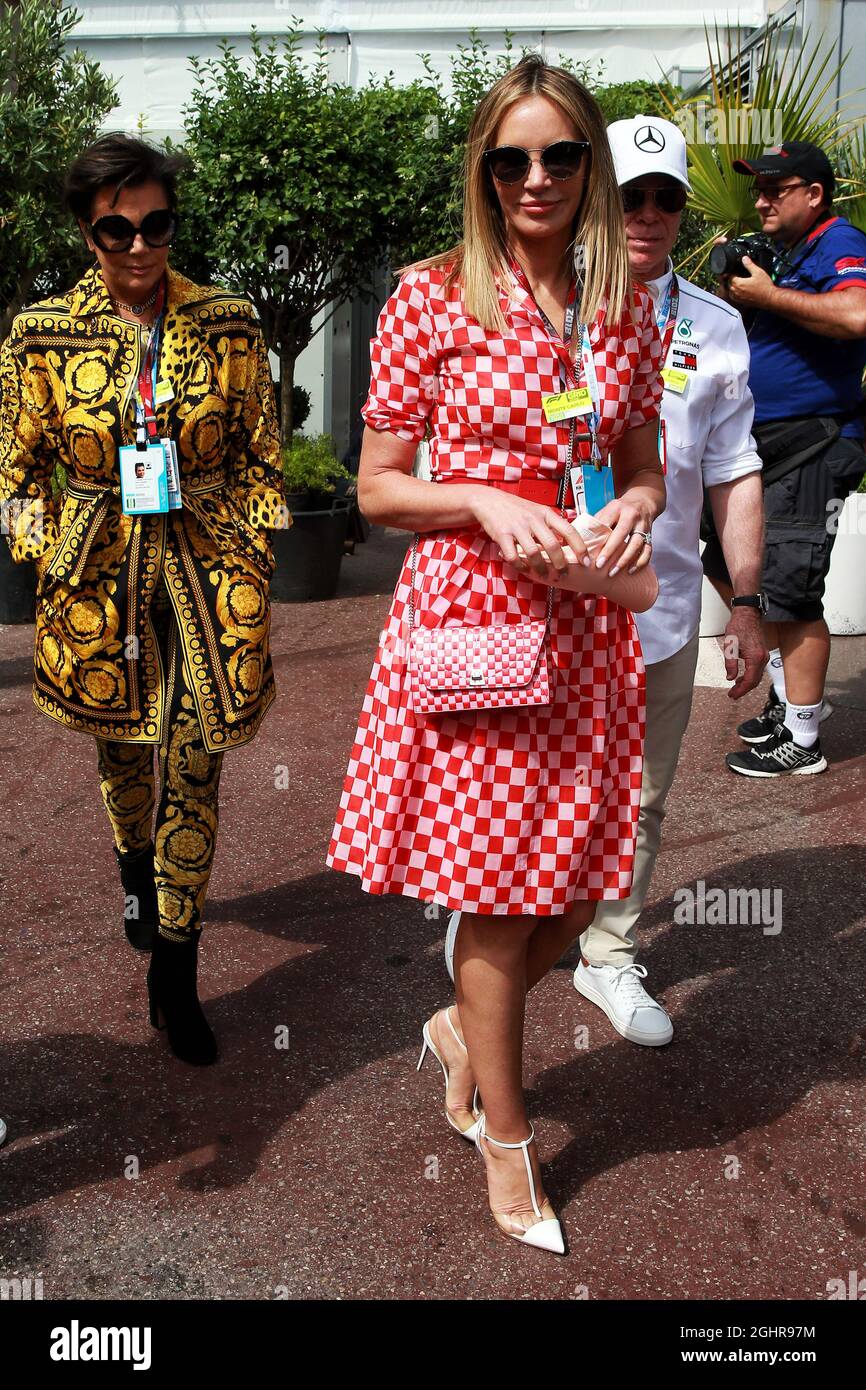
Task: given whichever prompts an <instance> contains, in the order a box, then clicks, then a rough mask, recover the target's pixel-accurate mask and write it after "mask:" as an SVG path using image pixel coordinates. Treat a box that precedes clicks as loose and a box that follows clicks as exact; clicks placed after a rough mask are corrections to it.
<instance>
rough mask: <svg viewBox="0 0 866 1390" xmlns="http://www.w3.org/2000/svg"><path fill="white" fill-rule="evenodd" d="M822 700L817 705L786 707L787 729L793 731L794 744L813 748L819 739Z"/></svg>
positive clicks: (788, 705)
mask: <svg viewBox="0 0 866 1390" xmlns="http://www.w3.org/2000/svg"><path fill="white" fill-rule="evenodd" d="M822 704H823V701H822V700H819V701H818V703H817V705H792V704H791V703H790V702H788V703H786V705H785V728H786V729H790V730H791V734H792V736H793V739H794V742H795V743H796V744H797V745H798V746H799V747H800V748H811V747H812V744H813V743H815V742H817V739H818V721H819V718H820V714H821V705H822Z"/></svg>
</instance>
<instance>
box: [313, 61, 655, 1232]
mask: <svg viewBox="0 0 866 1390" xmlns="http://www.w3.org/2000/svg"><path fill="white" fill-rule="evenodd" d="M561 142H578V143H579V142H585V145H586V146H587V147H586V148H584V149H583V150H582V151H581V150H580V149H576V148H575V146H574V144H573V143H572V144H570V145H566V146H563V145H562V144H561ZM506 146H507V147H517V149H518V151H520V150H522V151H523V152H524V153H523V155H522V156H521V155H520V154H517V155H515V154H514V152H513V150H511V151H510V152H509V151H507V152H506V153H505V155H504V156H503V155H502V153H501V151H502V148H503V147H506ZM551 147H553V148H551ZM493 150H496V151H497V155H496V156H495V157H493V158H490V157H486V156H485V152H487V151H493ZM521 159H522V160H523V165H522V167H521ZM515 164H516V165H517V170H516V172H517V173H518V175H519V176H518V177H517V178H516V180H515ZM550 169H553V170H554V173H553V174H551V173H550V172H549V170H550ZM497 174H499V175H503V174H504V176H505V177H504V179H503V178H501V177H497ZM464 205H465V212H464V239H463V241H462V242H461V243H460V244H459V246H457V247H455V248H454V249H453V250H452V251H450V252H448V253H446V254H444V255H441V256H437V257H433V258H431V259H429V260H427V261H423V262H420V263H418V264H417V265H415V266H414V267H412V268H410V269H409V270H408V271H407V272H406V273H405V274H403V276H402V278H401V280H400V282H399V284H398V286H397V289H396V290H395V292H394V294H393V295H392V296H391V298H390V299H389V301H388V303H387V304H386V305H385V307H384V308H383V310H382V313H381V315H380V318H379V323H378V331H377V336H376V338H375V339H373V342H372V345H371V360H372V380H371V384H370V394H369V397H368V399H367V401H366V404H365V406H364V409H363V415H364V419H365V422H366V426H367V428H366V431H365V434H364V443H363V450H362V455H361V466H360V477H359V492H360V503H361V507H362V510H363V511H364V513H365V514H366V515H367V516H368V517H369V518H370V520H372V521H374V522H377V523H379V524H382V525H386V526H393V527H401V528H405V529H406V531H409V532H418V533H419V543H418V552H417V577H416V588H415V610H416V616H415V622H416V624H425V623H426V624H428V625H430V626H441V625H446V624H452V623H454V624H464V623H473V622H474V623H478V622H485V623H501V622H526V621H528V620H530V619H538V618H541V619H543V618H544V616H545V612H546V606H547V595H548V587H547V584H546V583H545V582H543V581H544V579H550V578H553V577H555V576H554V574H553V569H551V570H548V568H547V563H546V562H545V560H544V559H543V557H542V555H541V553H540V552H541V549H542V548H543V549H544V550H545V551H546V552H547V554H548V556H549V559H550V562H551V566H552V567H553V568H555V569H556V570H558V571H561V570H562V568H563V567H564V564H565V561H564V559H563V555H562V550H561V546H562V545H563V544H564V543H567V544H568V545H569V546H571V548H572V549H573V550H574V551H575V552H576V554H577V555H578V556H579V557H582V556H583V555H584V554H585V547H584V546H583V543H582V542H581V539H580V537H579V535H578V534H577V532H576V531H575V529H574V528H573V527H572V526H571V524H570V521H571V520H573V519H574V516H575V511H574V510H573V509H569V508H568V507H566V510H565V514H564V516H563V515H562V514H561V513H560V512H559V511H558V509H557V505H556V503H557V494H558V482H557V480H558V479H559V478H560V477H561V476H562V475H563V473H564V471H565V468H566V462H567V460H566V455H567V453H568V441H569V421H568V420H565V421H564V422H562V423H559V424H548V423H547V421H546V418H545V415H544V413H543V411H542V396H543V395H548V394H551V393H553V392H556V391H558V390H560V362H561V355H562V354H564V353H567V354H568V355H569V357H570V359H571V361H572V362H573V363H575V366H577V364H579V363H580V353H579V341H578V335H577V329H576V328H575V331H574V333H573V334H572V339H571V341H570V343H568V344H566V343H564V342H563V339H562V337H561V334H562V331H563V328H562V325H563V324H564V321H565V311H566V305H567V300H568V295H569V291H570V289H571V288H572V282H573V281H574V280H575V269H574V267H575V261H576V248H577V247H580V248H582V252H581V266H582V267H583V274H582V277H581V284H580V285H579V286H578V291H579V293H578V302H577V313H576V314H575V315H574V317H575V319H576V320H577V321H578V322H579V323H586V324H587V325H588V327H589V341H590V345H591V348H592V358H593V364H594V369H595V374H596V377H597V397H598V402H597V403H598V406H599V420H598V442H599V444H600V446H601V449H602V451H603V453H605V454H608V453H610V455H611V461H612V466H613V477H614V482H615V486H616V497H615V499H614V500H613V501H612V502H609V503H608V504H607V506H606V507H605V508H604V510H603V511H602V512H601V513H600V515H601V516H602V518H603V519H604V520H605V521H607V522H608V524H609V525H611V526H612V527H613V528H614V530H613V535H612V536H611V538H610V540H609V541H608V543H607V545H606V547H605V551H604V552H603V553H604V556H605V568H606V572H607V573H612V571H613V569H614V568H615V567H618V568H619V569H620V570H622V569H623V568H631V567H632V566H638V567H642V566H643V565H645V564H647V563H648V562H649V559H650V555H651V548H650V545H649V544H648V543H647V542H646V540H645V537H646V536H648V535H649V532H650V528H651V525H652V522H653V520H654V519H655V517H656V516H658V514H659V513H660V512H661V511H662V510H663V507H664V483H663V481H662V477H661V468H660V464H659V459H658V453H657V448H656V442H657V416H658V406H659V400H660V396H661V383H660V381H659V377H658V373H659V368H660V366H661V362H660V356H661V345H660V341H659V337H658V333H657V331H656V328H655V323H654V320H653V315H652V311H651V307H650V301H649V297H648V296H647V295H646V294H645V293H644V292H643V290H642V289H640V288H639V287H637V286H634V287H632V286H631V285H630V282H629V274H628V259H627V254H626V244H625V234H624V231H623V220H622V208H621V205H620V198H619V192H618V189H617V186H616V180H615V176H614V170H613V164H612V160H611V155H610V151H609V147H608V143H607V138H606V135H605V128H604V120H603V117H602V115H601V112H600V110H599V108H598V106H597V105H596V103H595V102H594V100H593V99H592V97H591V96H590V95H589V93H588V92H587V91H586V90H585V88H583V87H582V86H581V84H580V83H579V82H577V80H576V79H575V78H574V77H572V76H571V75H570V74H568V73H566V72H564V71H563V70H562V69H559V68H555V67H549V66H548V65H547V64H545V63H544V62H543V61H542V60H541V59H540V58H537V57H529V58H527V59H524V60H523V61H522V62H521V63H519V64H518V65H517V66H516V67H515V68H513V69H512V70H511V71H510V72H509V73H508V74H506V76H505V77H503V78H502V79H501V80H500V81H499V82H497V83H496V85H495V86H494V87H493V88H492V89H491V91H490V92H489V93H488V94H487V95H486V97H484V99H483V100H482V101H481V103H480V104H479V106H478V108H477V110H476V113H475V116H474V118H473V122H472V126H471V129H470V134H469V139H468V142H467V150H466V173H465V198H464ZM553 325H556V326H557V327H556V329H554V328H553ZM583 380H584V378H581V381H582V382H583ZM428 426H429V432H430V457H431V469H432V479H433V480H432V481H423V480H421V479H420V478H416V477H413V476H411V474H412V464H413V458H414V455H415V451H416V448H417V446H418V443H419V441H420V440H421V438H422V437H423V435H424V433H425V430H426V429H427V427H428ZM583 447H585V446H581V448H583ZM582 457H584V458H585V457H586V455H585V454H584V455H582ZM518 483H519V484H520V485H521V489H522V492H521V493H518V492H517V491H516V490H515V487H514V485H515V484H518ZM570 500H571V499H570V498H569V501H570ZM518 546H519V547H520V548H521V550H522V552H523V555H524V556H525V558H521V556H520V554H519V553H518V550H517V547H518ZM410 577H411V569H410V554H409V552H408V551H407V556H406V560H405V563H404V565H403V570H402V572H401V574H400V578H399V580H398V582H397V587H396V590H395V593H394V598H393V601H392V604H391V609H390V612H389V615H388V619H387V623H386V626H385V629H384V630H383V633H382V638H381V642H380V646H379V650H378V652H377V654H376V658H375V661H374V665H373V670H372V674H371V676H370V681H369V685H368V687H367V692H366V696H365V699H364V703H363V708H362V710H361V716H360V722H359V726H358V731H357V735H356V738H355V742H354V746H353V748H352V751H351V756H350V761H349V768H348V771H347V774H346V778H345V782H344V786H343V793H342V799H341V802H340V806H339V811H338V814H337V819H336V824H335V826H334V831H333V837H332V839H331V843H330V846H329V849H328V855H327V862H328V864H329V865H330V866H331V867H332V868H335V869H339V870H341V871H343V872H345V873H350V874H356V875H358V876H359V877H360V880H361V886H362V888H363V889H364V890H365V891H367V892H369V893H402V894H405V895H406V896H408V897H414V898H418V899H421V900H424V901H426V902H435V903H437V904H440V905H442V906H443V907H446V908H453V909H459V910H460V911H461V913H462V917H461V926H460V933H459V936H458V938H457V948H456V952H455V961H454V965H455V978H456V993H457V1004H456V1006H452V1007H451V1008H450V1009H449V1010H444V1009H443V1010H441V1011H439V1012H438V1013H436V1014H434V1015H433V1017H432V1018H431V1019H430V1020H429V1022H428V1023H427V1024H425V1027H424V1040H425V1046H428V1047H429V1048H430V1049H431V1050H432V1051H433V1052H434V1055H435V1056H436V1057H437V1058H438V1059H439V1060H440V1064H441V1065H442V1067H443V1071H444V1072H445V1075H446V1097H445V1105H446V1112H445V1113H446V1118H447V1119H448V1120H449V1122H450V1123H451V1124H452V1126H453V1127H454V1128H456V1129H458V1130H459V1131H460V1133H461V1134H463V1135H465V1136H466V1137H467V1138H471V1139H474V1140H475V1141H476V1143H477V1145H478V1147H479V1149H480V1151H481V1153H482V1155H483V1157H484V1160H485V1164H486V1170H487V1181H488V1191H489V1199H490V1207H491V1211H492V1213H493V1216H494V1218H495V1220H496V1223H497V1225H498V1227H499V1228H500V1230H501V1231H502V1232H503V1233H504V1234H505V1235H507V1236H514V1237H516V1238H517V1239H519V1240H522V1241H524V1242H525V1243H526V1244H532V1245H536V1246H540V1247H542V1248H545V1249H548V1250H554V1251H556V1252H557V1253H563V1251H564V1246H563V1240H562V1232H561V1228H560V1225H559V1222H558V1221H557V1219H556V1217H555V1215H554V1212H553V1209H552V1207H551V1205H550V1203H549V1201H548V1200H547V1198H546V1197H545V1196H544V1193H543V1190H542V1186H541V1176H540V1170H539V1163H538V1156H537V1153H536V1148H535V1143H534V1139H533V1130H532V1127H531V1125H530V1123H529V1120H528V1118H527V1114H526V1108H525V1103H524V1097H523V1089H522V1047H523V1020H524V1006H525V998H526V993H527V991H528V990H529V989H531V988H532V987H533V985H535V984H537V983H538V981H539V980H540V979H542V977H543V976H544V975H546V974H547V972H548V971H549V970H550V969H551V968H552V966H554V965H555V964H556V962H557V961H558V960H559V958H560V956H561V955H562V954H563V952H564V951H565V950H566V949H567V948H568V947H569V945H570V944H571V943H572V942H573V941H574V940H575V939H576V938H577V937H578V936H580V934H581V932H583V931H584V930H585V929H586V927H587V926H588V925H589V923H590V921H591V920H592V916H593V913H594V911H595V904H596V902H597V901H598V900H599V899H604V898H624V897H627V896H628V893H629V890H630V884H631V877H632V861H633V852H634V838H635V828H636V822H637V814H638V806H639V801H640V785H641V766H642V752H643V725H644V671H643V662H642V659H641V655H640V647H639V644H638V639H637V632H636V627H635V623H634V619H633V617H632V615H631V614H630V613H629V612H627V611H626V610H625V609H623V608H621V607H619V606H618V605H616V604H614V603H612V602H610V601H609V600H607V599H605V598H602V597H591V596H587V595H582V594H577V593H575V592H573V591H571V590H564V589H559V590H557V591H555V592H554V602H553V610H552V616H551V627H550V653H551V661H550V668H551V703H550V704H549V705H546V706H533V707H524V708H509V709H500V710H487V711H475V712H463V713H453V714H444V715H436V716H431V717H426V718H425V717H424V716H421V715H417V716H416V715H413V713H412V711H411V709H410V708H409V705H408V689H407V681H406V670H405V662H404V660H403V659H402V655H401V654H402V653H403V652H404V651H405V642H406V636H407V628H408V612H409V597H410ZM476 1087H477V1095H478V1096H480V1100H481V1104H482V1105H483V1113H481V1114H479V1112H478V1109H477V1107H476V1104H475V1100H476Z"/></svg>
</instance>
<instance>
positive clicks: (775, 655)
mask: <svg viewBox="0 0 866 1390" xmlns="http://www.w3.org/2000/svg"><path fill="white" fill-rule="evenodd" d="M767 670H768V671H769V673H770V677H771V679H772V682H773V685H774V686H775V688H776V694H777V695H778V697H779V699H780V700H781V701H782V704H784V703H785V700H786V698H787V697H786V695H785V668H784V666H783V665H782V653H781V652H780V651H779V648H778V647H774V648H773V650H772V651H771V652H770V660H769V661H768V662H767Z"/></svg>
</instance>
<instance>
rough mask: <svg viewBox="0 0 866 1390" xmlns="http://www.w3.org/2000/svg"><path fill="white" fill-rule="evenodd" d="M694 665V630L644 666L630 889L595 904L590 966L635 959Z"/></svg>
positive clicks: (587, 943) (587, 948)
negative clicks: (638, 924) (643, 736)
mask: <svg viewBox="0 0 866 1390" xmlns="http://www.w3.org/2000/svg"><path fill="white" fill-rule="evenodd" d="M697 663H698V634H697V633H695V635H694V637H693V638H692V639H691V641H690V642H687V643H686V645H685V646H684V647H681V648H680V650H679V651H678V652H674V654H673V656H669V657H668V658H667V659H666V660H665V661H656V662H654V663H653V664H652V665H651V666H647V668H646V740H645V744H644V763H643V781H642V783H641V796H640V814H639V816H638V826H637V843H636V846H635V864H634V877H633V879H632V889H631V894H630V896H629V897H627V898H620V899H618V900H617V899H614V900H611V901H607V902H600V903H599V905H598V908H597V910H596V914H595V917H594V918H593V920H592V925H591V926H590V927H588V928H587V930H586V931H585V932H584V933H583V936H582V937H581V938H580V949H581V952H582V954H583V956H584V959H585V960H588V961H589V963H590V965H629V964H630V963H631V961H633V960H634V957H635V951H636V947H635V940H634V926H635V923H636V922H637V919H638V917H639V916H640V914H641V911H642V910H643V905H644V900H645V898H646V895H647V892H648V890H649V886H650V879H651V878H652V873H653V869H654V867H655V862H656V855H657V854H658V852H659V843H660V841H661V834H662V821H663V820H664V815H665V802H666V800H667V796H668V792H669V791H670V789H671V784H672V782H673V780H674V774H675V773H676V770H677V763H678V761H679V756H680V745H681V743H682V741H683V735H684V734H685V731H686V726H687V725H688V722H689V715H690V714H691V709H692V693H693V691H694V681H695V667H696V666H697Z"/></svg>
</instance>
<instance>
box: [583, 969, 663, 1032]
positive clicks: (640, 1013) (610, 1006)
mask: <svg viewBox="0 0 866 1390" xmlns="http://www.w3.org/2000/svg"><path fill="white" fill-rule="evenodd" d="M645 977H646V966H644V965H635V964H634V962H632V963H631V965H590V964H589V962H588V961H586V960H584V958H583V956H581V958H580V964H579V966H578V967H577V969H576V970H575V972H574V987H575V989H576V990H577V991H578V993H579V994H582V995H583V997H584V999H589V1000H590V1001H591V1002H592V1003H593V1004H597V1005H598V1007H599V1008H600V1009H603V1010H604V1012H605V1013H606V1014H607V1016H608V1018H609V1019H610V1021H611V1023H612V1024H613V1026H614V1028H615V1029H616V1031H617V1032H618V1033H620V1034H621V1035H622V1037H624V1038H628V1040H629V1042H635V1043H643V1045H644V1047H663V1046H664V1044H665V1043H669V1042H670V1040H671V1038H672V1037H673V1035H674V1026H673V1024H672V1023H671V1021H670V1019H669V1018H668V1016H667V1014H666V1013H665V1011H664V1009H663V1008H662V1006H661V1004H659V1003H658V1002H657V1001H656V1000H655V999H653V997H652V995H650V994H647V992H646V990H645V989H644V987H643V985H642V984H641V980H642V979H644V978H645Z"/></svg>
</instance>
